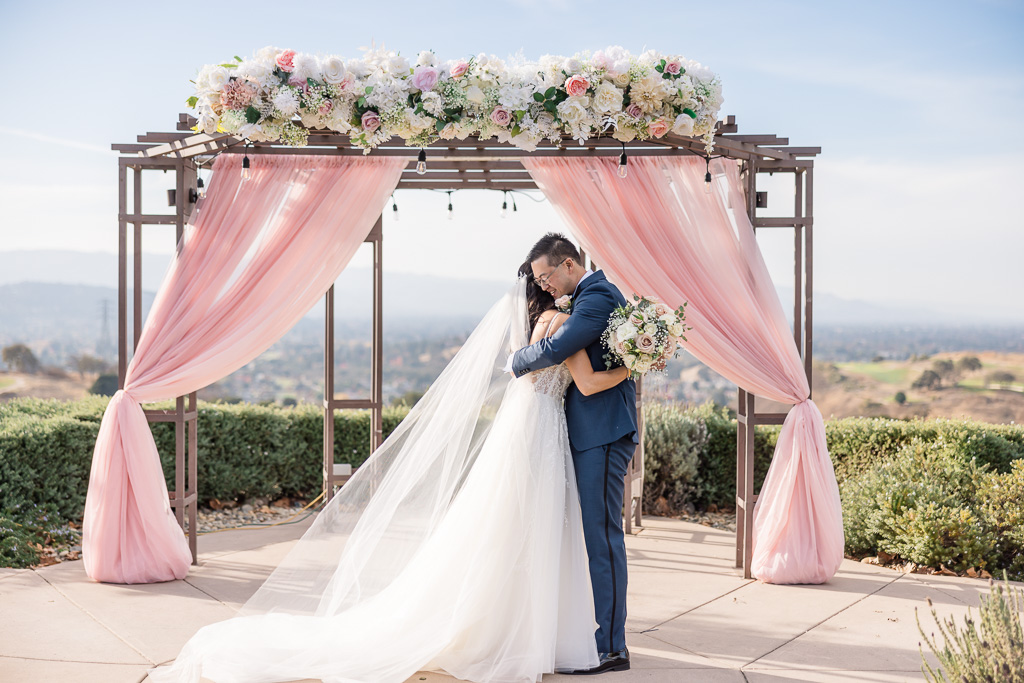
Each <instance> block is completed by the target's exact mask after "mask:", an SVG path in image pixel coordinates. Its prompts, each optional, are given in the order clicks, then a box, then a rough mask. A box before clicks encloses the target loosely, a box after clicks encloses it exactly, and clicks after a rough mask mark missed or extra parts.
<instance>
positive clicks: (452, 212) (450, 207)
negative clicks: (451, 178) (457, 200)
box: [447, 190, 455, 220]
mask: <svg viewBox="0 0 1024 683" xmlns="http://www.w3.org/2000/svg"><path fill="white" fill-rule="evenodd" d="M447 192H448V220H452V219H453V218H455V212H454V211H453V210H452V190H447Z"/></svg>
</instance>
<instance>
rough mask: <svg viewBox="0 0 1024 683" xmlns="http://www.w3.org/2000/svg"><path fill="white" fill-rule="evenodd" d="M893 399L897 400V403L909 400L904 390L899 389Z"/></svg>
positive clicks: (901, 403)
mask: <svg viewBox="0 0 1024 683" xmlns="http://www.w3.org/2000/svg"><path fill="white" fill-rule="evenodd" d="M893 400H894V401H896V403H898V404H900V405H903V404H904V403H906V402H907V395H906V394H904V393H903V392H902V391H897V392H896V395H895V396H894V397H893Z"/></svg>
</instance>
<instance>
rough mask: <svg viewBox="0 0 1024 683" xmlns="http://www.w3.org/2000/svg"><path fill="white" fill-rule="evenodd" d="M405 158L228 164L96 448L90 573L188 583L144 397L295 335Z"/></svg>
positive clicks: (184, 549) (183, 385)
mask: <svg viewBox="0 0 1024 683" xmlns="http://www.w3.org/2000/svg"><path fill="white" fill-rule="evenodd" d="M407 161H408V160H407V159H404V158H378V159H363V158H360V159H339V158H325V157H311V156H280V157H266V156H260V157H255V158H254V159H253V160H252V168H251V173H252V178H251V180H249V181H245V182H243V181H242V180H241V159H240V158H239V156H238V155H226V154H225V155H221V156H220V157H219V158H218V159H217V160H216V161H215V162H214V166H213V168H214V174H213V177H212V179H211V183H210V188H209V192H208V195H207V198H206V199H205V200H203V201H202V203H201V204H200V205H199V207H198V209H197V214H196V216H195V219H194V223H193V224H191V225H189V226H188V227H187V229H186V232H185V235H184V237H183V239H182V241H181V243H180V244H179V250H178V255H177V257H176V258H175V260H174V261H173V263H172V264H171V267H170V269H169V271H168V273H167V276H166V277H165V279H164V282H163V285H162V286H161V288H160V291H159V292H158V293H157V296H156V299H155V301H154V302H153V308H152V310H151V312H150V314H149V317H148V318H147V320H146V324H145V327H144V328H143V331H142V335H141V338H140V339H139V344H138V347H137V348H136V349H135V355H134V357H133V358H132V360H131V363H130V364H129V366H128V372H127V376H126V379H125V388H124V390H122V391H118V392H117V393H116V394H115V395H114V397H113V399H111V401H110V404H109V406H108V407H107V410H106V412H105V413H104V415H103V422H102V424H101V426H100V431H99V437H98V438H97V440H96V448H95V451H94V453H93V461H92V471H91V473H90V476H89V491H88V495H87V498H86V504H85V518H84V523H83V539H82V549H83V553H82V554H83V559H84V561H85V569H86V572H87V573H88V575H89V576H90V577H92V578H93V579H95V580H98V581H107V582H111V583H151V582H156V581H168V580H171V579H180V578H182V577H184V576H185V574H186V573H187V571H188V567H189V564H190V562H191V560H192V558H191V554H190V553H189V549H188V544H187V542H186V540H185V536H184V535H183V534H182V531H181V528H180V527H179V526H178V525H177V522H176V521H175V519H174V516H173V514H172V513H171V509H170V505H169V503H168V497H167V486H166V484H165V482H164V475H163V471H162V470H161V467H160V459H159V456H158V454H157V450H156V445H155V443H154V441H153V436H152V433H151V432H150V429H149V423H148V421H147V420H146V415H145V413H144V412H143V410H142V407H141V405H140V404H141V403H149V402H152V401H159V400H164V399H168V398H173V397H175V396H181V395H184V394H188V393H190V392H192V391H196V390H198V389H200V388H202V387H204V386H207V385H208V384H210V383H212V382H215V381H216V380H218V379H220V378H222V377H224V376H225V375H228V374H230V373H232V372H234V371H235V370H237V369H238V368H240V367H242V366H243V365H245V364H246V363H248V362H249V361H251V360H252V359H253V358H255V357H256V356H258V355H259V354H260V353H262V352H263V351H264V350H266V349H267V347H269V346H270V345H271V344H273V343H274V342H275V341H277V340H278V339H279V338H280V337H281V336H282V335H283V334H284V333H285V332H287V331H288V330H289V329H290V328H291V327H292V326H293V325H294V324H295V323H296V322H297V321H298V320H299V319H300V318H301V317H302V316H303V315H304V314H305V313H306V312H307V311H308V310H309V309H310V307H312V306H313V304H315V303H316V301H317V300H318V299H319V298H320V297H321V296H323V294H324V292H326V291H327V289H328V288H329V287H330V286H331V283H333V282H334V281H335V279H337V277H338V275H339V274H340V273H341V271H342V269H343V268H344V267H345V265H346V264H347V263H348V262H349V260H350V259H351V258H352V256H353V254H354V253H355V251H356V249H357V248H358V247H359V245H360V244H361V243H362V242H363V241H364V239H365V238H366V235H367V234H369V232H370V229H371V228H372V227H373V224H374V222H375V221H376V219H377V218H378V217H379V216H380V215H381V210H382V208H383V207H384V204H385V202H386V200H387V198H388V196H389V195H390V194H391V193H392V191H393V190H394V188H395V186H396V185H397V184H398V179H399V177H400V176H401V174H402V169H403V167H404V166H405V165H406V163H407Z"/></svg>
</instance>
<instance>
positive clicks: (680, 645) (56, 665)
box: [0, 518, 987, 683]
mask: <svg viewBox="0 0 1024 683" xmlns="http://www.w3.org/2000/svg"><path fill="white" fill-rule="evenodd" d="M304 528H305V525H292V526H279V527H273V528H268V529H261V530H259V531H231V532H225V533H218V534H211V535H207V536H203V537H201V538H200V539H199V548H200V550H201V551H202V552H201V555H200V565H199V566H198V567H193V568H192V571H191V572H190V574H189V576H188V578H186V579H185V580H184V581H175V582H170V583H161V584H151V585H138V586H118V585H106V584H98V583H94V582H93V581H91V580H89V579H88V578H87V577H86V575H85V571H84V569H83V567H82V563H81V562H66V563H63V564H58V565H53V566H50V567H45V568H42V569H39V570H27V569H22V570H14V569H0V681H3V682H4V683H6V682H12V683H13V682H17V683H23V682H32V683H35V682H44V683H45V682H48V681H75V682H76V683H91V682H96V683H136V682H137V681H141V680H143V678H144V676H145V672H146V669H147V668H149V667H151V666H153V665H155V664H159V663H162V662H167V661H169V660H171V659H173V658H174V657H175V656H176V655H177V653H178V650H179V649H180V648H181V646H182V644H184V642H185V641H186V640H187V639H188V638H189V637H190V636H191V635H192V634H193V633H195V631H196V630H197V629H198V628H199V627H201V626H203V625H205V624H209V623H211V622H214V621H219V620H221V619H224V618H226V617H229V616H231V614H233V613H234V612H235V610H236V609H237V608H238V607H239V606H240V604H241V603H243V602H244V601H245V599H246V598H247V597H248V596H249V595H250V594H251V593H252V592H253V591H254V590H255V589H256V587H257V586H258V585H259V584H260V583H261V582H262V580H263V579H264V577H266V576H267V574H269V572H270V571H271V570H272V569H273V567H274V566H275V565H276V564H277V562H278V561H279V560H280V559H281V558H282V557H283V555H284V553H285V552H286V551H287V550H288V548H289V547H290V545H291V543H292V541H293V540H294V539H295V538H297V537H298V536H299V535H300V533H301V531H302V530H303V529H304ZM626 544H627V548H628V551H629V570H630V574H629V579H630V581H629V603H628V604H629V613H630V617H629V621H628V623H627V628H628V631H629V634H628V637H627V644H628V646H629V649H630V653H631V655H632V659H633V669H632V670H631V671H629V672H623V673H615V674H605V675H604V676H602V677H601V679H600V680H601V683H616V682H624V681H631V682H632V681H645V682H652V683H655V682H663V681H664V682H667V681H673V682H676V681H694V682H701V683H703V682H705V681H706V682H709V683H719V682H721V683H726V682H728V683H733V682H737V683H778V682H780V681H886V682H888V681H919V680H923V676H922V675H921V673H920V654H919V653H918V640H919V635H918V631H917V626H916V624H915V621H914V609H915V608H918V607H919V608H921V610H922V612H923V614H922V623H924V624H926V628H930V626H929V625H930V624H931V621H930V620H931V616H930V615H929V614H928V613H927V608H926V606H925V597H926V596H930V597H931V598H932V600H933V601H934V602H935V604H936V606H937V607H938V609H939V611H940V614H955V615H956V616H957V617H958V620H960V619H961V617H962V616H963V615H965V614H966V612H967V608H968V607H972V608H976V607H977V606H978V599H979V594H980V593H982V592H984V591H986V590H987V582H986V581H982V580H977V579H966V578H955V577H943V576H924V575H903V574H899V573H896V572H893V571H891V570H887V569H883V568H879V567H875V566H871V565H866V564H860V563H857V562H852V561H849V560H847V561H845V562H843V565H842V567H841V568H840V570H839V573H838V574H837V575H836V577H835V578H834V579H833V580H832V581H831V582H829V583H828V584H826V585H823V586H771V585H766V584H761V583H758V582H756V581H747V580H744V579H742V578H740V576H739V575H738V574H739V572H738V570H737V569H735V568H734V567H733V558H734V557H735V550H734V542H733V534H731V533H729V532H725V531H719V530H715V529H711V528H708V527H704V526H700V525H697V524H691V523H687V522H680V521H677V520H669V519H659V518H647V519H645V520H644V529H643V531H641V532H640V534H639V535H637V536H633V537H629V538H627V543H626ZM929 656H930V655H929ZM451 680H452V679H449V678H447V677H445V676H440V675H437V674H418V675H416V676H414V677H413V678H412V679H410V682H411V683H419V682H421V681H427V682H428V683H441V682H442V681H451ZM578 680H579V679H577V678H570V677H566V676H545V678H544V681H545V683H569V682H570V681H572V682H573V683H576V682H578Z"/></svg>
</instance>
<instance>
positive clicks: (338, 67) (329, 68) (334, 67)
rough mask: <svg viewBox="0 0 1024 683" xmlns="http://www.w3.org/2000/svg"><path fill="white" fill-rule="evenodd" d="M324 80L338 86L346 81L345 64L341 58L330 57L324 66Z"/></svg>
mask: <svg viewBox="0 0 1024 683" xmlns="http://www.w3.org/2000/svg"><path fill="white" fill-rule="evenodd" d="M322 68H323V73H324V80H325V81H326V82H328V83H330V84H331V85H338V84H339V83H341V82H342V81H343V80H345V62H343V61H341V58H340V57H328V58H327V59H325V60H324V63H323V65H322Z"/></svg>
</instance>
